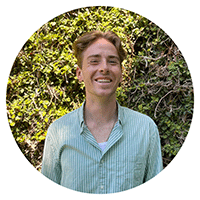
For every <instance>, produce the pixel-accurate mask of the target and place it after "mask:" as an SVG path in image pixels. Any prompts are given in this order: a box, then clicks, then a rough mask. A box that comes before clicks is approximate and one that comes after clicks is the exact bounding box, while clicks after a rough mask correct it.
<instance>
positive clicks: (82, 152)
mask: <svg viewBox="0 0 200 200" xmlns="http://www.w3.org/2000/svg"><path fill="white" fill-rule="evenodd" d="M83 107H84V104H83V105H82V106H81V107H80V108H79V109H77V110H74V111H73V112H71V113H68V114H66V115H65V116H63V117H61V118H60V119H58V120H56V121H55V122H54V123H53V124H51V126H50V127H49V129H48V134H47V137H46V140H45V148H44V154H43V161H42V173H43V174H44V175H45V176H47V177H48V178H49V179H51V180H52V181H54V182H56V183H58V184H60V185H62V186H65V187H67V188H69V189H73V190H76V191H80V192H86V193H96V194H106V193H115V192H120V191H124V190H128V189H131V188H134V187H136V186H138V185H141V184H142V183H144V182H146V181H148V180H150V179H151V178H153V177H154V176H155V175H157V174H158V173H159V172H160V171H161V170H162V167H163V166H162V156H161V146H160V138H159V133H158V129H157V126H156V125H155V123H154V122H153V120H152V119H151V118H149V117H148V116H146V115H143V114H141V113H138V112H136V111H133V110H130V109H128V108H125V107H122V106H120V105H119V104H118V121H117V123H116V124H115V126H114V127H113V130H112V132H111V134H110V137H109V139H108V141H107V145H106V148H105V149H104V151H103V152H102V150H101V148H100V146H99V145H98V143H97V142H96V140H95V138H94V137H93V135H92V134H91V133H90V131H89V130H88V128H87V126H86V125H85V124H84V120H83Z"/></svg>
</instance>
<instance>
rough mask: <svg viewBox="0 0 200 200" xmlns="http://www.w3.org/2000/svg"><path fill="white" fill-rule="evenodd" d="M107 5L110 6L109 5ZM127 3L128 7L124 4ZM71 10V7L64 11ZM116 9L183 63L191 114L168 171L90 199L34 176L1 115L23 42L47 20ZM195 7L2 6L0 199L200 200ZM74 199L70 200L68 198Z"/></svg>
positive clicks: (149, 3) (169, 3)
mask: <svg viewBox="0 0 200 200" xmlns="http://www.w3.org/2000/svg"><path fill="white" fill-rule="evenodd" d="M108 2H109V4H108ZM125 2H130V3H125ZM69 4H70V5H69ZM94 5H96V6H99V5H103V6H105V5H107V6H115V7H121V8H124V9H127V10H130V11H133V12H136V13H138V14H140V15H143V16H144V17H146V18H148V19H149V20H151V21H153V22H154V23H155V24H156V25H158V26H160V27H161V28H162V29H163V30H164V31H165V32H166V33H167V34H168V35H169V36H170V37H171V38H172V39H173V41H174V42H175V43H176V44H177V46H178V47H179V49H180V50H181V52H182V54H183V56H184V58H185V59H186V61H187V64H188V66H189V70H190V72H191V75H192V79H193V86H194V90H195V109H194V115H193V121H192V125H191V128H190V131H189V134H188V136H187V138H186V141H185V143H184V145H183V147H182V148H181V150H180V152H179V153H178V155H177V156H176V158H175V159H174V160H173V161H172V163H170V165H169V166H168V167H167V168H166V169H165V170H163V172H161V173H160V174H159V175H158V176H156V177H155V178H153V179H152V180H151V181H149V182H147V183H145V184H143V185H141V186H139V187H137V188H134V189H132V190H128V191H126V192H121V193H116V194H109V195H103V196H102V195H95V196H94V195H92V194H84V193H79V192H75V191H72V190H69V189H66V188H64V187H61V186H59V185H57V184H55V183H53V182H51V181H49V180H48V179H47V178H45V177H44V176H42V175H41V174H40V173H39V172H37V171H36V170H35V169H34V167H33V166H32V165H31V164H30V163H29V162H28V161H27V160H26V159H25V157H24V156H23V155H22V153H21V151H20V150H19V148H18V146H17V144H16V143H15V141H14V139H13V137H12V134H11V131H10V128H9V125H8V121H7V115H6V103H5V99H6V86H7V80H8V76H9V73H10V70H11V67H12V65H13V62H14V60H15V58H16V56H17V54H18V52H19V51H20V49H21V48H22V46H23V44H24V43H25V42H26V41H27V40H28V38H29V37H30V36H31V35H32V34H33V33H34V32H35V31H36V30H37V29H38V28H40V27H41V26H42V25H43V24H44V23H46V22H47V21H49V20H51V19H52V18H54V17H56V16H58V15H60V14H62V13H64V12H67V11H70V10H73V9H76V8H79V7H86V6H94ZM198 8H199V2H198V1H195V0H190V1H181V0H176V1H175V0H173V1H171V0H168V1H161V0H160V1H158V0H156V1H155V0H151V1H149V0H142V1H138V0H137V1H135V0H131V1H124V0H123V1H121V2H120V0H119V1H118V2H117V1H104V0H102V1H101V4H94V2H93V1H87V0H85V1H82V2H80V3H79V2H78V1H74V3H73V1H67V0H65V1H63V0H56V1H46V0H40V1H39V0H35V1H24V0H18V1H14V0H12V1H5V2H4V3H1V13H0V15H1V31H0V36H1V37H0V40H1V43H0V44H1V48H0V56H1V62H0V63H1V64H0V69H1V73H2V75H1V79H0V81H1V84H0V85H1V98H0V99H1V103H0V105H1V139H0V148H1V151H0V152H1V165H0V166H1V170H0V172H1V176H0V177H1V178H0V180H1V196H2V198H1V199H12V198H17V199H21V200H23V199H29V200H32V199H33V200H36V199H44V198H45V199H47V198H51V199H61V198H62V199H63V198H64V199H68V198H70V197H71V198H73V199H78V198H87V199H89V200H90V199H93V198H95V199H100V198H105V199H107V198H108V199H110V198H112V197H113V198H116V199H121V198H128V199H129V198H130V199H136V198H138V199H140V200H143V199H149V198H150V199H154V200H157V199H159V200H160V199H162V200H165V199H182V198H183V199H192V200H195V199H199V197H200V194H199V192H198V190H199V183H198V182H199V180H200V172H199V171H200V161H199V160H200V159H199V158H200V156H199V149H200V148H199V146H200V145H199V141H200V133H199V132H200V131H199V129H198V123H199V120H198V112H199V111H200V106H199V103H198V102H200V96H199V94H198V93H199V84H200V83H199V73H200V71H199V69H198V68H200V64H199V54H200V51H199V47H200V41H199V40H200V39H199V37H200V31H199V19H200V14H199V10H198ZM72 195H73V196H72Z"/></svg>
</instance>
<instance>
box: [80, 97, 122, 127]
mask: <svg viewBox="0 0 200 200" xmlns="http://www.w3.org/2000/svg"><path fill="white" fill-rule="evenodd" d="M85 102H86V101H84V102H83V104H82V106H81V107H80V108H79V113H78V115H79V122H80V126H81V127H82V128H83V126H84V107H85ZM117 109H118V121H119V123H120V124H121V125H123V110H122V106H120V104H119V103H118V101H117Z"/></svg>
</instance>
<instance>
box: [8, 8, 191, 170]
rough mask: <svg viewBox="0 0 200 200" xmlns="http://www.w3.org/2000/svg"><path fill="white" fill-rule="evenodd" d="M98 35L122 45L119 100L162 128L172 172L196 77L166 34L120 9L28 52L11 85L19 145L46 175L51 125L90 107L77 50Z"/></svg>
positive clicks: (58, 23) (50, 25) (77, 21)
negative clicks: (89, 35) (82, 39)
mask: <svg viewBox="0 0 200 200" xmlns="http://www.w3.org/2000/svg"><path fill="white" fill-rule="evenodd" d="M91 30H102V31H106V30H112V31H114V32H116V33H117V34H118V35H119V37H120V38H121V39H122V42H123V46H124V48H125V49H126V51H127V59H126V60H125V61H124V62H123V76H124V79H123V82H122V83H121V85H120V87H119V88H118V89H117V100H118V101H119V103H120V104H121V105H122V106H126V107H129V108H131V109H134V110H137V111H139V112H142V113H144V114H146V115H148V116H150V117H151V118H152V119H153V120H154V121H155V122H156V124H157V125H158V128H159V132H160V137H161V144H162V154H163V163H164V166H165V167H166V166H167V165H168V164H169V163H170V162H171V160H172V159H173V158H174V157H175V156H176V154H177V153H178V151H179V150H180V148H181V146H182V144H183V142H184V140H185V137H186V136H187V133H188V130H189V127H190V123H191V120H192V112H193V104H194V99H193V87H192V80H191V77H190V73H189V70H188V67H187V64H186V62H185V60H184V58H183V56H182V54H181V52H180V50H179V49H178V48H177V46H176V45H175V43H174V42H173V41H172V40H171V39H170V37H169V36H168V35H166V33H165V32H164V31H163V30H162V29H160V28H159V27H158V26H156V25H155V24H154V23H152V22H151V21H149V20H148V19H146V18H144V17H142V16H140V15H138V14H136V13H133V12H130V11H127V10H123V9H119V8H112V7H89V8H81V9H77V10H73V11H70V12H67V13H64V14H62V15H60V16H58V17H56V18H54V19H52V20H51V21H49V22H47V23H46V24H44V25H43V26H42V27H41V28H40V29H39V30H37V31H36V32H35V33H34V34H33V35H32V36H31V37H30V38H29V40H28V41H27V42H26V43H25V44H24V46H23V48H22V49H21V51H20V52H19V54H18V56H17V57H16V60H15V62H14V64H13V67H12V70H11V73H10V76H9V80H8V85H7V100H6V102H7V111H8V120H9V124H10V127H11V130H12V133H13V136H14V138H15V140H16V141H17V143H18V145H19V147H20V149H21V150H22V152H23V154H24V155H25V156H26V157H27V159H28V160H29V161H30V162H31V163H32V164H33V165H34V166H35V167H36V168H37V169H38V170H40V168H41V159H42V153H43V146H44V139H45V136H46V134H47V129H48V127H49V125H50V124H51V123H52V122H53V121H55V120H56V119H58V118H60V117H61V116H63V115H64V114H66V113H69V112H70V111H72V110H74V109H76V108H78V107H79V106H80V105H81V104H82V102H83V101H84V99H85V93H84V85H83V84H79V82H78V80H77V78H76V75H75V74H76V73H75V72H76V59H75V58H74V56H73V54H72V44H73V42H74V41H75V39H76V38H77V37H79V36H80V35H81V34H83V33H85V32H87V31H91Z"/></svg>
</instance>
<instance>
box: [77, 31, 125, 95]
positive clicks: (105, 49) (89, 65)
mask: <svg viewBox="0 0 200 200" xmlns="http://www.w3.org/2000/svg"><path fill="white" fill-rule="evenodd" d="M74 53H75V55H76V57H77V60H78V67H77V70H76V75H77V78H78V80H79V81H80V82H82V81H84V83H85V89H86V97H88V98H90V97H95V98H96V97H98V98H104V97H105V98H108V97H109V98H110V97H113V98H115V91H116V89H117V87H118V85H119V83H120V82H121V81H122V69H121V63H122V61H123V60H124V58H125V55H126V54H125V51H124V50H123V48H122V45H121V40H120V39H119V37H118V36H117V35H116V34H115V33H113V32H110V31H109V32H106V33H102V32H100V31H92V32H90V33H86V34H85V35H83V36H82V37H80V38H79V39H78V40H77V41H76V42H75V43H74Z"/></svg>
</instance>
